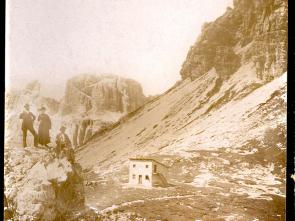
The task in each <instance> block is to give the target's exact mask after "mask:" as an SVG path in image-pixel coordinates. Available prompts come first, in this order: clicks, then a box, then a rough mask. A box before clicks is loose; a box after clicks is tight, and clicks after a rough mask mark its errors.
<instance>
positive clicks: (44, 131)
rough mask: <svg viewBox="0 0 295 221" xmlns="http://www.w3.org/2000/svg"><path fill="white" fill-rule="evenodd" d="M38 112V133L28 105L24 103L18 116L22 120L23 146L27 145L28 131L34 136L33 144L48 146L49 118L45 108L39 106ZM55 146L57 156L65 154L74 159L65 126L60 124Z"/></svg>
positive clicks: (34, 118)
mask: <svg viewBox="0 0 295 221" xmlns="http://www.w3.org/2000/svg"><path fill="white" fill-rule="evenodd" d="M38 111H39V112H40V114H39V116H38V118H37V120H38V121H39V128H38V133H36V131H35V129H34V121H35V120H36V117H35V115H34V114H33V113H32V112H31V111H30V105H29V104H25V106H24V110H23V112H22V113H21V114H20V116H19V118H20V119H21V120H22V127H21V129H22V135H23V147H27V134H28V131H29V132H30V133H31V134H32V135H33V137H34V146H35V147H38V146H39V144H40V145H41V146H45V147H49V146H48V144H49V143H50V134H49V130H50V129H51V119H50V117H49V115H48V114H46V108H45V107H41V108H40V109H38ZM55 142H56V148H55V149H54V150H55V153H56V156H57V157H60V156H62V155H64V154H65V155H66V156H67V157H68V159H69V160H74V158H73V157H74V155H73V150H72V148H71V147H72V144H71V141H70V139H69V136H68V135H67V134H66V127H65V126H62V127H61V128H60V133H58V134H57V136H56V140H55Z"/></svg>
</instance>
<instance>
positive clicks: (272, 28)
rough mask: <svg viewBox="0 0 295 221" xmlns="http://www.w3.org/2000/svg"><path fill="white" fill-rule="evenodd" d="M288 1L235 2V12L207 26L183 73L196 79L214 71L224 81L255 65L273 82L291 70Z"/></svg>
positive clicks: (230, 10)
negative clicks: (288, 67) (243, 68)
mask: <svg viewBox="0 0 295 221" xmlns="http://www.w3.org/2000/svg"><path fill="white" fill-rule="evenodd" d="M287 14H288V3H287V0H234V8H233V9H232V8H227V11H226V12H225V14H224V15H222V16H221V17H219V18H217V19H216V20H215V21H214V22H210V23H206V24H204V25H203V27H202V33H201V35H200V36H199V38H198V39H197V41H196V43H195V44H194V45H193V46H192V47H191V48H190V50H189V52H188V55H187V58H186V60H185V62H184V63H183V66H182V69H181V76H182V78H183V79H185V78H187V77H191V78H192V79H195V78H197V77H199V76H202V75H203V74H205V73H206V72H208V71H209V70H210V69H212V68H213V67H214V68H215V69H216V71H217V73H218V74H219V75H220V76H221V77H225V78H226V77H227V76H228V75H231V74H232V73H234V72H235V71H236V70H237V69H238V68H239V67H240V66H242V65H243V64H246V63H249V62H253V63H254V64H255V68H256V74H257V77H258V78H260V79H262V80H265V81H269V80H271V79H273V78H275V77H278V76H280V75H281V74H282V73H284V72H285V71H286V69H287Z"/></svg>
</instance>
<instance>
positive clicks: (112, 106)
mask: <svg viewBox="0 0 295 221" xmlns="http://www.w3.org/2000/svg"><path fill="white" fill-rule="evenodd" d="M144 102H145V96H144V94H143V92H142V88H141V86H140V84H139V83H137V82H136V81H134V80H131V79H124V78H119V77H117V76H113V75H102V76H98V75H90V74H89V75H88V74H84V75H79V76H76V77H73V78H71V79H70V80H69V81H68V82H67V85H66V91H65V96H64V101H63V107H62V110H61V112H62V114H69V113H81V112H88V113H93V114H97V113H100V112H104V111H109V112H120V113H128V112H131V111H134V110H135V109H137V108H138V107H140V106H141V105H143V104H144Z"/></svg>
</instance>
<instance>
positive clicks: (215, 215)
mask: <svg viewBox="0 0 295 221" xmlns="http://www.w3.org/2000/svg"><path fill="white" fill-rule="evenodd" d="M286 3H287V2H286V1H282V0H269V1H268V0H261V1H254V0H253V1H252V0H248V1H246V0H239V1H234V8H233V9H230V8H228V10H227V11H226V12H225V14H224V15H223V16H221V17H220V18H218V19H217V20H216V21H214V22H212V23H208V24H205V25H204V27H203V31H202V34H201V35H200V37H199V38H198V40H197V42H196V44H195V45H194V46H193V47H192V48H191V50H190V51H189V53H188V56H187V59H186V60H185V62H184V65H183V67H182V70H181V75H182V78H183V80H182V81H181V82H178V83H177V84H176V85H175V86H174V87H172V88H171V89H170V90H168V91H167V92H166V93H164V94H162V95H160V96H158V97H156V98H155V99H153V100H151V101H149V102H148V103H147V104H145V105H144V106H143V107H141V108H139V109H138V110H136V111H134V112H132V113H130V114H128V115H127V116H126V117H124V118H122V119H121V121H120V122H119V123H117V124H116V125H114V126H113V127H111V128H108V129H107V130H106V131H105V132H104V133H101V134H98V136H97V137H96V138H95V139H93V140H92V141H91V142H90V143H89V144H87V145H86V146H85V147H84V148H82V149H80V150H78V151H77V159H78V161H79V162H80V163H81V165H82V167H83V168H84V169H85V171H88V178H87V179H89V180H92V181H93V182H94V183H96V186H95V185H94V186H93V187H92V188H87V189H86V203H87V204H89V205H91V206H92V207H93V208H95V210H96V211H97V212H98V213H104V212H105V211H109V210H111V211H117V212H120V211H125V212H126V211H128V212H135V213H136V214H139V216H141V217H144V218H147V219H148V220H165V219H166V220H196V219H197V220H284V205H285V204H284V202H285V177H284V176H285V164H284V162H285V154H286V143H285V138H286V130H285V128H286V75H287V74H286V73H284V72H285V70H286V50H287V49H286V44H287V40H286V39H287V35H286V30H287V29H286V24H287V20H286V16H287V14H286V13H287V5H286ZM276 33H279V34H278V36H276V35H277V34H276ZM257 45H259V46H257ZM134 156H149V157H150V156H152V157H155V158H158V159H159V160H161V161H162V162H164V163H166V164H167V165H169V166H170V169H169V170H170V173H169V174H168V180H169V182H170V183H171V184H172V186H171V187H169V188H167V189H165V190H164V189H157V188H155V189H152V190H139V189H132V188H131V189H130V188H128V186H126V183H127V182H128V158H130V157H134ZM155 195H157V197H155ZM90 196H91V197H90ZM200 201H201V202H202V204H200V203H199V202H200ZM113 204H115V206H112V205H113ZM167 205H169V207H168V208H167V207H166V206H167ZM257 208H261V210H259V211H258V210H257ZM262 208H263V209H262ZM155 211H156V212H155Z"/></svg>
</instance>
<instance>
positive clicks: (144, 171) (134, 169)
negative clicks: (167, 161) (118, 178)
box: [129, 158, 168, 187]
mask: <svg viewBox="0 0 295 221" xmlns="http://www.w3.org/2000/svg"><path fill="white" fill-rule="evenodd" d="M129 160H130V163H129V184H130V185H132V186H138V187H140V186H141V187H155V186H162V187H166V186H168V182H167V179H166V177H167V173H168V167H167V166H166V165H164V164H162V163H160V162H158V161H156V160H154V159H151V158H130V159H129Z"/></svg>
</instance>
